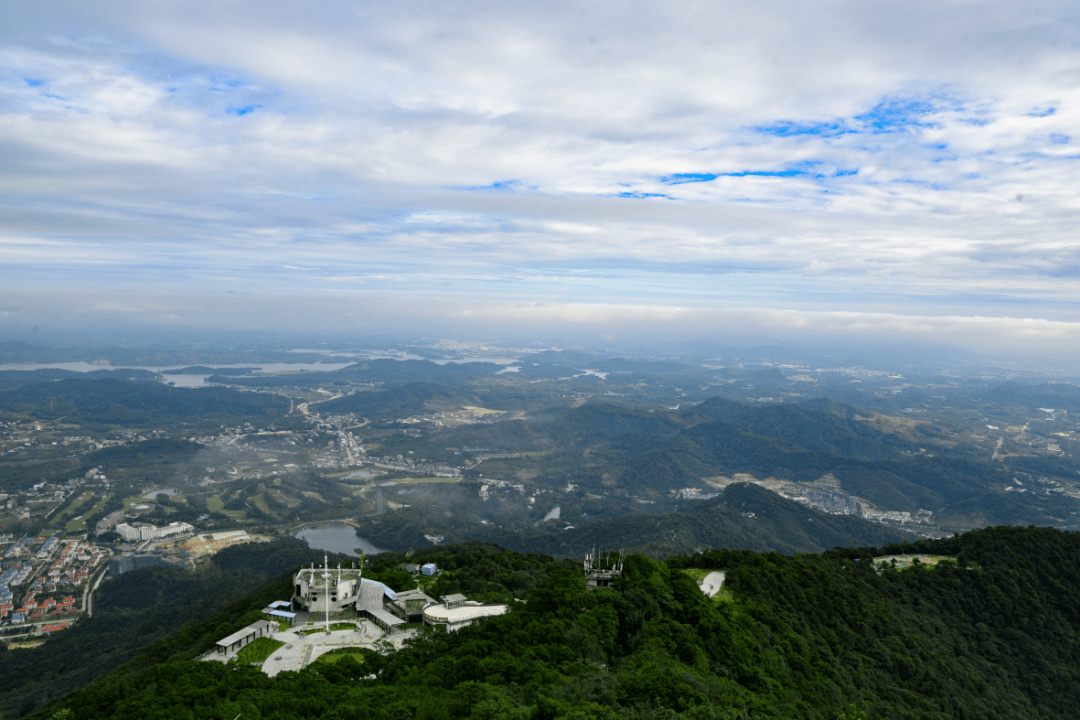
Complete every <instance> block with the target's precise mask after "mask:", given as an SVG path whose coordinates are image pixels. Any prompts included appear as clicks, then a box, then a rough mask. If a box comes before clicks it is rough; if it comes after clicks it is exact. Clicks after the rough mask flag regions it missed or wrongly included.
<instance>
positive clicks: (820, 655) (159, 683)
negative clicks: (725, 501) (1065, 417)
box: [40, 528, 1080, 720]
mask: <svg viewBox="0 0 1080 720" xmlns="http://www.w3.org/2000/svg"><path fill="white" fill-rule="evenodd" d="M454 552H455V549H453V548H445V549H443V548H439V549H434V548H433V549H431V550H430V551H426V552H425V553H424V554H423V557H422V559H423V560H424V561H428V560H432V561H438V562H439V564H440V565H443V566H445V567H450V568H457V570H455V572H461V573H462V578H463V580H465V581H466V584H467V585H468V584H472V583H475V582H480V583H485V582H486V583H487V585H486V586H487V587H488V588H489V589H490V592H493V593H494V595H493V596H498V594H499V592H505V589H506V588H507V587H508V584H512V583H514V582H515V579H514V578H521V582H522V584H521V585H520V588H521V592H522V593H523V594H524V595H525V597H526V602H524V603H517V604H515V605H514V606H513V608H512V610H511V612H509V613H508V614H506V615H503V616H500V617H496V618H490V619H488V620H486V621H483V622H481V623H478V624H475V625H473V626H470V627H467V628H465V629H463V630H460V631H458V632H454V633H441V632H431V633H427V634H424V635H422V636H420V637H418V638H416V639H414V640H412V641H410V642H409V643H408V644H407V646H406V647H405V648H404V649H402V650H399V651H397V652H392V653H390V654H389V655H366V656H363V657H362V658H361V659H360V661H356V660H353V659H352V658H346V659H343V660H341V661H339V662H337V663H333V664H322V663H316V664H314V665H311V666H309V667H307V668H306V669H304V670H301V671H299V672H285V673H282V674H280V675H278V676H277V677H276V678H273V679H271V678H268V677H267V676H266V675H264V674H263V673H262V672H261V671H260V670H259V669H258V668H256V667H250V666H240V665H235V664H234V665H230V666H226V665H222V664H220V663H213V662H210V663H194V662H191V661H189V660H188V659H187V658H189V657H191V656H192V654H193V653H195V652H198V651H199V650H200V649H201V648H202V647H205V645H206V641H205V640H200V639H198V638H201V635H200V632H201V629H203V628H206V627H208V626H207V625H206V624H205V623H204V624H203V625H202V626H196V628H193V629H192V631H191V632H187V633H185V638H186V639H179V638H174V639H169V640H166V641H160V642H159V643H158V644H156V645H154V646H151V647H150V648H148V649H147V651H145V652H144V653H143V654H142V655H141V656H140V659H138V660H136V661H135V662H132V663H130V664H128V665H126V666H125V667H123V668H121V669H120V670H118V671H116V672H114V673H112V674H111V675H109V676H107V677H104V678H101V679H100V680H98V681H96V682H94V683H92V684H91V685H89V686H88V687H86V688H84V689H82V690H80V691H79V692H77V693H76V694H74V695H73V696H71V697H69V698H67V699H65V700H63V701H62V702H61V703H57V704H54V705H52V706H51V707H49V708H47V709H46V710H44V711H43V712H42V713H41V714H40V717H42V718H45V717H48V716H50V714H52V713H55V712H56V711H58V710H59V709H61V708H65V709H68V710H70V711H71V712H72V717H74V718H76V719H82V718H139V719H140V720H142V719H143V718H157V717H162V718H164V717H169V718H182V719H183V718H226V719H228V718H235V717H237V716H241V717H246V718H296V717H333V718H354V717H355V718H387V719H390V718H393V719H395V720H397V719H398V718H402V717H417V718H427V719H430V720H435V719H437V718H586V717H589V718H611V719H612V720H614V719H615V718H631V719H639V718H640V719H641V720H645V719H651V718H659V717H669V718H675V717H684V718H694V719H695V720H700V719H703V718H730V719H758V718H777V719H779V718H807V719H810V720H819V719H820V720H825V719H828V720H833V719H835V718H897V719H900V718H929V719H938V718H941V719H943V720H944V719H945V718H950V719H951V718H980V719H981V720H996V719H998V718H1001V719H1002V720H1005V719H1006V718H1007V719H1008V720H1013V719H1015V718H1047V719H1049V718H1074V717H1076V716H1077V714H1078V713H1080V664H1078V663H1077V658H1076V648H1077V647H1078V646H1080V612H1078V610H1077V606H1076V603H1075V602H1074V601H1073V598H1075V597H1076V594H1077V592H1080V535H1077V534H1073V533H1062V532H1058V531H1055V530H1049V529H1037V528H1027V529H1021V528H995V529H987V530H982V531H976V532H972V533H968V534H965V535H962V536H957V537H954V538H950V539H947V540H941V541H922V542H919V543H917V544H913V545H895V546H888V547H885V548H881V549H879V550H870V549H862V550H847V551H839V552H830V553H826V554H824V555H799V556H794V557H789V556H784V555H779V554H775V553H769V554H759V553H754V552H750V551H742V550H740V551H722V550H711V551H708V552H705V553H702V554H698V555H694V556H679V557H674V558H671V559H669V560H668V561H666V562H656V561H654V560H650V559H648V558H645V557H643V556H640V555H633V556H630V557H628V558H627V559H626V561H625V567H624V572H623V574H622V577H621V578H620V580H619V581H618V582H617V584H616V587H615V588H613V589H599V590H595V591H592V592H589V591H587V590H586V589H585V582H584V577H583V575H582V573H581V570H580V569H578V568H575V567H573V566H567V565H565V564H560V563H554V562H551V561H550V560H545V559H544V558H543V556H537V555H532V556H525V555H520V554H517V553H493V552H486V553H482V554H476V553H474V554H471V555H468V556H465V559H466V562H465V563H464V564H462V563H460V562H455V560H454V557H453V555H452V553H454ZM903 552H906V553H916V552H918V553H926V554H931V555H938V556H945V558H946V559H944V560H943V561H941V562H938V563H937V564H935V565H927V564H919V563H916V564H914V565H912V566H911V567H910V568H908V569H889V568H886V569H883V570H882V569H878V568H875V566H874V564H873V558H874V556H875V555H887V554H893V553H903ZM397 557H400V556H397ZM397 557H394V558H390V559H389V560H390V561H391V562H396V561H397ZM949 558H953V559H949ZM469 568H472V569H473V570H475V572H473V571H470V570H469ZM684 569H696V570H697V572H698V573H699V574H700V573H702V572H705V571H708V570H711V569H722V570H723V571H724V572H725V573H726V581H725V584H724V590H725V591H726V592H725V593H724V595H723V596H722V597H718V598H715V599H709V598H707V597H706V596H705V595H704V594H702V592H701V591H700V589H699V588H698V587H697V585H696V584H695V582H694V580H692V579H691V576H690V575H689V574H687V573H686V572H684V571H683V570H684ZM483 577H487V578H489V579H488V580H487V581H484V580H481V578H483ZM462 587H463V586H461V585H456V584H455V585H445V586H440V590H444V589H445V591H452V590H456V589H462ZM476 587H480V585H477V586H476ZM500 588H501V589H502V590H499V589H500ZM466 591H467V592H468V590H466Z"/></svg>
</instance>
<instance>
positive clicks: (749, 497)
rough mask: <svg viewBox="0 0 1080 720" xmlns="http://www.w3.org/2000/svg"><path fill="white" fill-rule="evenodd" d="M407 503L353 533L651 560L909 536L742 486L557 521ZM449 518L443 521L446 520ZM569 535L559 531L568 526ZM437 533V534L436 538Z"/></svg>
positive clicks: (440, 500)
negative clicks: (655, 509)
mask: <svg viewBox="0 0 1080 720" xmlns="http://www.w3.org/2000/svg"><path fill="white" fill-rule="evenodd" d="M470 500H471V497H469V496H468V495H465V494H464V493H463V494H462V496H449V495H447V494H446V493H441V494H439V495H438V496H437V497H433V498H427V497H424V496H422V495H412V496H410V502H411V505H410V507H408V508H404V509H401V510H397V511H395V512H393V513H389V514H384V515H379V516H375V517H367V518H360V519H359V526H358V529H357V534H358V535H360V536H362V537H364V538H367V539H368V540H369V541H371V542H373V543H374V544H375V545H377V546H378V547H383V548H388V549H391V550H399V551H404V550H407V549H408V548H410V547H424V546H426V545H427V544H428V543H429V541H428V540H426V539H425V535H431V534H441V535H443V536H444V537H445V542H449V543H455V542H464V541H469V540H476V541H482V542H491V543H496V544H498V545H501V546H502V547H506V548H509V549H512V550H517V551H519V552H544V553H551V554H553V555H560V556H567V555H569V556H571V557H578V556H581V555H584V554H585V553H586V552H588V551H589V550H591V549H592V548H594V547H601V548H608V549H617V548H624V549H626V550H627V551H630V552H640V553H644V554H647V555H650V556H653V557H665V556H668V555H671V554H673V553H686V552H694V551H695V550H696V549H698V548H703V547H738V548H746V549H750V550H757V551H761V552H767V551H776V552H783V553H798V552H804V553H805V552H821V551H823V550H830V549H832V548H835V547H857V546H866V545H880V544H883V543H888V542H900V541H904V540H909V539H911V538H912V537H913V536H912V535H910V534H908V533H905V532H902V531H897V530H893V529H890V528H888V527H885V526H883V525H880V524H878V523H872V522H869V521H866V520H862V519H860V518H857V517H853V516H845V515H829V514H827V513H823V512H821V511H819V510H814V509H812V508H808V507H804V506H803V505H800V504H799V503H796V502H793V501H791V500H787V499H785V498H782V497H780V496H779V495H777V494H775V493H773V492H771V491H769V490H766V489H764V488H761V487H758V486H757V485H751V484H747V483H736V484H734V485H729V486H728V487H727V488H726V489H725V490H724V491H723V493H721V495H720V497H718V498H716V499H715V500H711V501H693V502H686V503H683V504H682V506H681V507H680V509H679V511H678V512H664V513H648V514H646V513H643V512H640V511H638V512H629V513H627V512H625V511H624V510H623V509H622V508H620V507H614V508H611V509H610V511H609V512H608V513H607V516H606V517H596V516H595V513H596V512H597V511H598V510H599V511H600V512H603V509H602V508H599V509H595V508H593V507H587V509H588V510H592V514H593V517H579V516H580V515H581V514H582V513H580V512H577V511H576V510H574V511H573V512H571V508H576V506H574V505H572V504H571V503H569V502H567V503H565V507H564V508H563V509H564V511H565V512H564V514H563V516H562V519H561V521H559V522H541V523H536V522H520V521H518V522H515V520H516V518H515V516H514V514H513V512H512V510H511V509H510V508H505V509H504V508H500V505H501V503H500V501H499V499H498V498H494V499H492V500H489V501H488V502H486V503H482V502H475V501H473V502H470ZM448 512H449V513H450V514H451V515H452V519H448V518H447V517H446V515H447V513H448ZM571 525H572V526H574V527H573V529H564V528H567V527H568V526H571ZM436 531H437V533H436Z"/></svg>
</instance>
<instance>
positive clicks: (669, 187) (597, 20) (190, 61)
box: [0, 0, 1080, 362]
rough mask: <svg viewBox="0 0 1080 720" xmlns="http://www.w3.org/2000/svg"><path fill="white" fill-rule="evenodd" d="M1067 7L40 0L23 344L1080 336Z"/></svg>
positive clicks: (12, 325)
mask: <svg viewBox="0 0 1080 720" xmlns="http://www.w3.org/2000/svg"><path fill="white" fill-rule="evenodd" d="M1077 68H1080V19H1078V16H1076V14H1075V12H1074V8H1073V7H1072V6H1071V5H1067V4H1066V3H1064V2H1057V3H1054V2H1043V3H1038V4H1037V5H1035V6H1030V5H1018V4H1016V3H1005V2H999V1H995V2H984V3H959V2H954V3H941V2H934V3H931V2H910V3H885V2H860V3H831V4H828V5H819V4H806V3H796V2H777V3H772V4H769V5H748V4H745V3H734V2H719V3H677V4H674V5H670V4H669V5H663V6H660V5H655V4H645V3H640V2H620V3H614V2H600V3H589V4H587V5H581V4H579V3H565V2H539V3H509V2H502V3H498V2H480V3H470V4H468V5H424V6H418V5H416V6H414V5H409V4H405V3H374V2H365V3H339V2H326V3H318V4H316V5H311V4H301V3H295V2H270V3H267V2H260V3H254V2H249V1H247V0H243V1H240V2H230V3H220V2H213V3H211V2H202V1H195V2H186V3H168V2H111V3H108V4H105V3H93V2H91V3H85V2H56V3H48V4H42V3H32V2H22V1H14V2H11V3H7V4H5V11H4V13H3V16H2V17H0V187H2V188H3V190H2V192H0V273H2V274H0V287H2V288H3V289H0V339H3V338H11V337H18V338H24V339H25V338H26V337H28V334H27V333H28V332H29V329H30V328H31V327H34V326H37V327H38V328H40V332H41V335H40V337H42V338H48V337H51V335H50V333H54V332H61V331H63V332H71V331H72V330H73V329H79V330H86V331H91V330H100V331H101V332H103V333H107V334H108V333H111V334H112V335H114V336H115V335H116V334H118V333H121V334H122V331H123V329H124V328H158V329H161V330H163V331H165V332H168V331H169V329H170V328H176V329H181V328H184V329H191V330H198V329H199V328H205V329H208V330H224V329H229V328H235V329H237V330H238V331H243V330H259V331H275V332H276V331H281V332H313V333H319V332H322V333H333V334H340V335H347V334H349V333H356V334H362V333H368V332H370V333H388V332H414V333H423V334H428V335H432V336H436V337H439V336H447V337H466V338H467V337H495V336H499V335H500V334H511V335H513V336H515V337H519V336H524V335H529V334H530V333H531V334H533V335H535V336H536V337H538V338H556V339H559V338H565V339H569V340H576V339H592V340H594V341H596V342H601V343H602V342H613V343H623V344H626V343H637V342H642V341H644V340H646V339H647V338H649V337H655V338H656V339H657V340H658V341H661V342H667V341H670V342H692V341H695V340H702V341H716V342H718V343H720V344H723V343H724V342H728V343H750V344H752V343H755V342H777V341H784V340H791V341H792V342H799V343H811V344H814V343H817V344H820V343H831V342H836V343H845V342H852V343H862V344H867V343H874V342H878V341H887V342H891V343H905V342H910V343H914V344H921V343H939V344H944V345H953V346H957V347H959V348H963V349H966V350H969V351H974V352H979V353H991V354H1009V355H1014V356H1020V357H1023V356H1031V357H1033V358H1040V359H1056V360H1060V361H1062V362H1071V361H1072V358H1073V357H1074V356H1075V348H1076V347H1078V346H1080V303H1078V300H1080V294H1078V289H1080V286H1078V273H1080V237H1078V235H1077V228H1078V227H1080V223H1078V219H1080V218H1078V203H1077V195H1076V188H1077V187H1080V171H1078V168H1080V139H1078V138H1077V137H1076V136H1075V128H1076V127H1080V73H1078V71H1077Z"/></svg>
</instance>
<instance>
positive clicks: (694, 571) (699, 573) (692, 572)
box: [683, 568, 712, 585]
mask: <svg viewBox="0 0 1080 720" xmlns="http://www.w3.org/2000/svg"><path fill="white" fill-rule="evenodd" d="M683 572H684V573H686V574H687V575H689V576H690V577H692V578H694V582H696V583H697V584H698V585H700V584H701V581H702V580H704V579H705V577H706V576H707V575H708V574H709V573H711V572H712V570H702V569H701V568H683Z"/></svg>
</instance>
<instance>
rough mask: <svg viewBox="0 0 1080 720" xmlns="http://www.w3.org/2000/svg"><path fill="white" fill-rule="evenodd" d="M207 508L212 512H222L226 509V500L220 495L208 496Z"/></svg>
mask: <svg viewBox="0 0 1080 720" xmlns="http://www.w3.org/2000/svg"><path fill="white" fill-rule="evenodd" d="M206 509H207V510H209V511H210V512H212V513H213V512H221V511H222V510H224V509H225V501H224V500H222V499H221V496H220V495H214V496H213V497H208V498H206Z"/></svg>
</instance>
